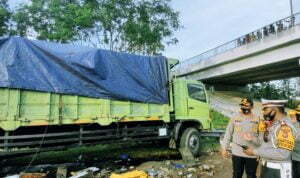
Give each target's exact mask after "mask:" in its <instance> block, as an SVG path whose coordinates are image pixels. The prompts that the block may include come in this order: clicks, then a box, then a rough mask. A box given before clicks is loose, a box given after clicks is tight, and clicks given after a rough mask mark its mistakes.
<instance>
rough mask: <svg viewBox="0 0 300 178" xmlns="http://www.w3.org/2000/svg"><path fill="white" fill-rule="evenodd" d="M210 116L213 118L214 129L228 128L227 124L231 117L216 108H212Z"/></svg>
mask: <svg viewBox="0 0 300 178" xmlns="http://www.w3.org/2000/svg"><path fill="white" fill-rule="evenodd" d="M210 117H211V119H212V124H213V128H214V129H226V126H227V124H228V122H229V120H230V118H228V117H226V116H224V115H223V114H221V113H219V112H217V111H214V110H210Z"/></svg>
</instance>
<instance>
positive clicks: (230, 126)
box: [222, 119, 234, 150]
mask: <svg viewBox="0 0 300 178" xmlns="http://www.w3.org/2000/svg"><path fill="white" fill-rule="evenodd" d="M233 120H234V119H230V122H229V123H228V125H227V128H226V132H225V135H224V139H223V145H222V147H223V148H224V149H225V150H229V147H230V142H231V139H232V134H233V129H234V128H233Z"/></svg>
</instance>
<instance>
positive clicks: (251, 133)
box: [221, 98, 259, 178]
mask: <svg viewBox="0 0 300 178" xmlns="http://www.w3.org/2000/svg"><path fill="white" fill-rule="evenodd" d="M240 109H241V110H240V112H239V113H238V114H237V115H236V116H235V117H234V118H232V119H231V121H230V122H229V124H228V126H227V128H226V132H225V135H224V139H223V140H222V142H221V147H222V150H221V152H222V155H223V157H228V156H229V150H230V145H231V152H232V167H233V178H242V176H243V173H244V169H246V174H247V177H248V178H256V169H257V164H258V162H257V157H256V156H253V155H251V156H248V155H246V154H245V153H244V152H243V147H244V146H253V147H255V146H257V145H259V139H258V124H259V118H258V117H257V116H255V115H254V114H253V113H252V109H253V101H252V100H251V99H249V98H244V99H242V100H241V103H240ZM248 137H250V138H252V139H251V141H248V140H247V139H245V138H248Z"/></svg>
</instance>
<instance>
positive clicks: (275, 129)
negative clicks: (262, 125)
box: [253, 101, 298, 178]
mask: <svg viewBox="0 0 300 178" xmlns="http://www.w3.org/2000/svg"><path fill="white" fill-rule="evenodd" d="M274 102H276V101H263V106H264V105H265V107H273V106H281V107H282V105H281V104H279V102H283V101H279V102H278V103H277V104H274ZM266 131H267V133H268V134H267V135H266V140H264V141H261V146H260V147H258V148H254V149H253V153H254V154H255V155H257V156H259V157H260V158H261V160H262V165H263V166H262V170H261V178H291V177H292V164H291V151H292V150H293V149H294V146H295V137H296V135H297V134H298V132H297V129H296V128H295V127H294V125H293V123H292V122H291V121H290V120H289V119H288V118H282V119H281V120H276V121H274V122H273V123H272V125H271V126H270V127H268V128H266Z"/></svg>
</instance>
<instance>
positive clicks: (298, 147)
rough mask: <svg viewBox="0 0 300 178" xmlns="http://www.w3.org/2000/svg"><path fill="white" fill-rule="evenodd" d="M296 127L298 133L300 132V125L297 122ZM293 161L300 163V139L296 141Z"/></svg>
mask: <svg viewBox="0 0 300 178" xmlns="http://www.w3.org/2000/svg"><path fill="white" fill-rule="evenodd" d="M294 125H295V127H296V128H297V129H298V132H299V131H300V123H299V122H295V123H294ZM292 160H294V161H300V137H297V138H296V141H295V148H294V150H293V152H292Z"/></svg>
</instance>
